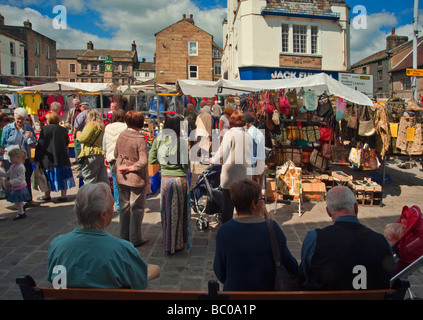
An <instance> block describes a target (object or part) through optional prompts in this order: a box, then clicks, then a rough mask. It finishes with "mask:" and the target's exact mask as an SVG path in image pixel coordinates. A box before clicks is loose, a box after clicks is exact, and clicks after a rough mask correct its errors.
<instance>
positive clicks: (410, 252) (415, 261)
mask: <svg viewBox="0 0 423 320" xmlns="http://www.w3.org/2000/svg"><path fill="white" fill-rule="evenodd" d="M397 223H401V224H403V225H405V230H404V233H403V234H402V236H401V238H400V240H399V241H398V242H397V243H396V244H395V245H394V246H393V247H392V251H393V252H394V254H395V260H396V261H397V266H396V270H395V271H394V274H395V275H394V277H393V278H391V284H392V283H393V282H394V281H395V280H396V279H399V278H407V277H408V276H409V275H410V274H412V273H413V272H414V271H415V270H417V269H418V268H420V267H421V266H422V265H423V220H422V213H421V211H420V208H419V207H418V206H412V207H410V208H409V207H407V206H404V207H403V209H402V213H401V216H400V218H399V219H398V221H397ZM409 294H410V297H411V298H413V297H412V293H411V291H410V290H409Z"/></svg>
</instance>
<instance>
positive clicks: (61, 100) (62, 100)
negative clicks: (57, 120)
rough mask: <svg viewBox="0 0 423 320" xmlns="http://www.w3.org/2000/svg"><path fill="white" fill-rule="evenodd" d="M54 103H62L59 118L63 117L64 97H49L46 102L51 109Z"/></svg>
mask: <svg viewBox="0 0 423 320" xmlns="http://www.w3.org/2000/svg"><path fill="white" fill-rule="evenodd" d="M53 102H59V103H60V111H59V116H63V107H64V106H65V98H63V96H62V95H54V94H52V95H49V96H48V98H47V102H46V103H47V105H48V107H49V108H50V105H51V104H52V103H53Z"/></svg>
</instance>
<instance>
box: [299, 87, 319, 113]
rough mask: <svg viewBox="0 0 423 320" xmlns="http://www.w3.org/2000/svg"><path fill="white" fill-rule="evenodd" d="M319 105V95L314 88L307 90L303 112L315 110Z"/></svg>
mask: <svg viewBox="0 0 423 320" xmlns="http://www.w3.org/2000/svg"><path fill="white" fill-rule="evenodd" d="M317 105H318V97H317V95H316V93H315V92H314V90H307V91H306V92H304V95H303V107H302V108H301V110H300V111H301V112H307V111H315V110H316V109H317Z"/></svg>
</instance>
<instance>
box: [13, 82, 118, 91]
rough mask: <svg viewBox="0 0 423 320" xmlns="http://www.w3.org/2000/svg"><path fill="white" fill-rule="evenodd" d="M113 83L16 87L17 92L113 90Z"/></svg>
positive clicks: (61, 83) (72, 83)
mask: <svg viewBox="0 0 423 320" xmlns="http://www.w3.org/2000/svg"><path fill="white" fill-rule="evenodd" d="M112 90H113V84H112V83H88V82H65V81H57V82H49V83H44V84H40V85H36V86H30V87H23V88H19V89H14V91H17V92H28V91H30V92H61V91H63V92H72V91H85V92H112Z"/></svg>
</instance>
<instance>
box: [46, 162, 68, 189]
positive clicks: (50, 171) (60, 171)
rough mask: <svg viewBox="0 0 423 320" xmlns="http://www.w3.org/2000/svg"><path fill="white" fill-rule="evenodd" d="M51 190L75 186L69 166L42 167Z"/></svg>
mask: <svg viewBox="0 0 423 320" xmlns="http://www.w3.org/2000/svg"><path fill="white" fill-rule="evenodd" d="M43 171H44V174H45V176H46V178H47V183H48V186H49V188H50V190H51V191H53V192H58V191H59V190H67V189H71V188H73V187H75V180H74V178H73V173H72V169H71V167H70V166H56V167H50V168H47V169H43Z"/></svg>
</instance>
